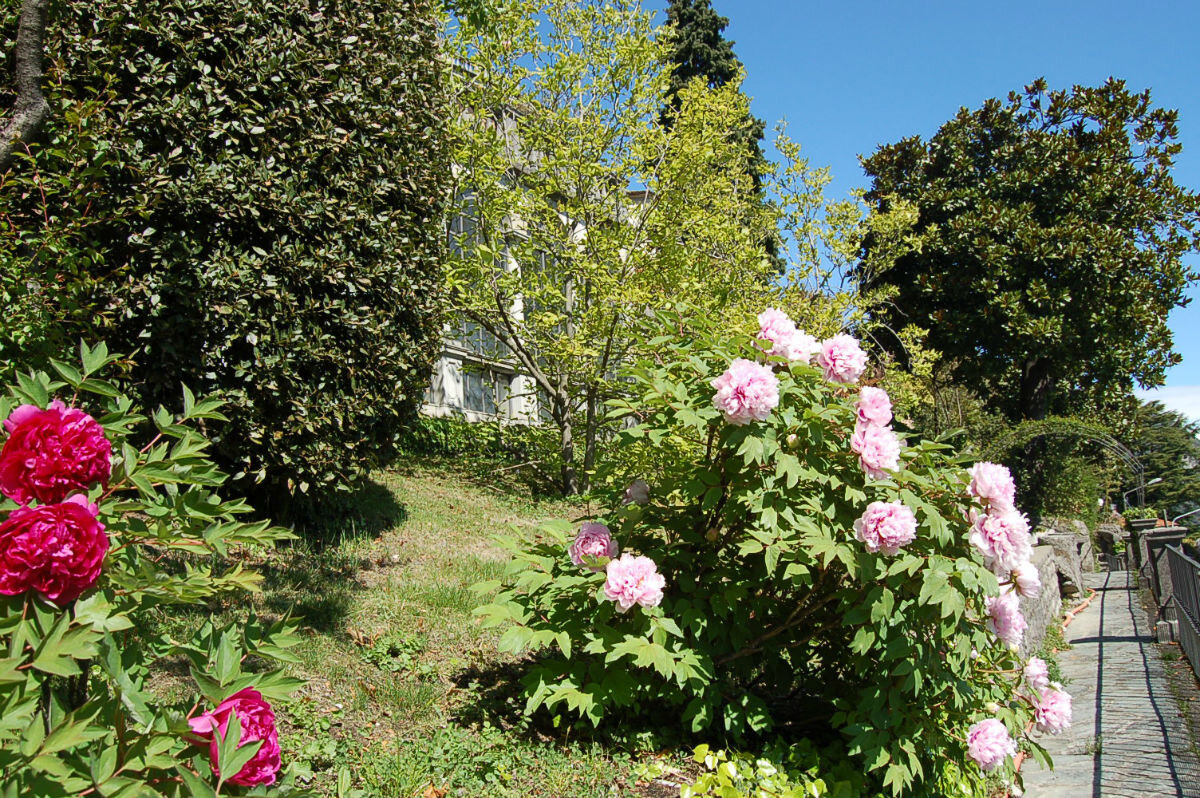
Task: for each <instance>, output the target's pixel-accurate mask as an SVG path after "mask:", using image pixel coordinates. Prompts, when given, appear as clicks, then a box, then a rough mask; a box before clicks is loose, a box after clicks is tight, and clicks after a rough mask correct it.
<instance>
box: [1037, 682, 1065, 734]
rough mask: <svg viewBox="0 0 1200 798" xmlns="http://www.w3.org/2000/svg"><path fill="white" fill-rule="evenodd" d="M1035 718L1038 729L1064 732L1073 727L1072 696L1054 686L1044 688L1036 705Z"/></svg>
mask: <svg viewBox="0 0 1200 798" xmlns="http://www.w3.org/2000/svg"><path fill="white" fill-rule="evenodd" d="M1033 719H1034V721H1035V722H1036V723H1037V727H1038V731H1041V732H1046V733H1048V734H1062V733H1063V732H1064V731H1066V730H1067V729H1069V728H1070V727H1071V696H1070V694H1069V693H1067V692H1065V691H1063V690H1058V689H1056V688H1054V687H1046V688H1044V689H1043V690H1042V692H1041V695H1040V696H1039V698H1038V701H1037V704H1036V706H1035V707H1034V711H1033Z"/></svg>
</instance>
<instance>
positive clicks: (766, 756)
mask: <svg viewBox="0 0 1200 798" xmlns="http://www.w3.org/2000/svg"><path fill="white" fill-rule="evenodd" d="M840 753H841V752H836V753H835V754H834V758H833V759H832V760H831V759H830V757H829V756H828V754H826V753H825V752H819V751H817V750H816V749H815V748H814V747H813V746H812V744H811V743H808V742H807V741H805V742H803V743H801V744H798V745H783V744H781V743H775V744H774V745H772V746H769V747H768V748H766V749H765V750H763V751H761V752H759V753H757V754H747V753H728V752H726V751H712V750H710V749H709V747H708V746H707V745H701V746H698V747H697V748H696V752H695V755H694V757H693V758H694V759H695V761H696V762H698V763H700V764H702V765H704V768H705V770H706V772H705V773H704V774H703V775H702V776H700V778H698V779H696V781H694V782H692V783H691V784H685V785H683V786H682V787H681V788H680V791H679V795H680V798H704V796H713V798H741V796H746V797H747V798H822V796H828V798H860V796H865V795H866V794H867V793H866V785H865V779H864V777H863V775H862V772H861V770H859V769H856V768H855V767H854V766H853V764H851V763H850V761H849V760H847V759H845V758H844V757H843V756H841V755H840Z"/></svg>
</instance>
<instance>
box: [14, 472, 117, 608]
mask: <svg viewBox="0 0 1200 798" xmlns="http://www.w3.org/2000/svg"><path fill="white" fill-rule="evenodd" d="M99 512H100V509H99V508H98V507H96V505H94V504H90V503H89V502H88V500H87V497H86V496H84V495H83V494H79V493H77V494H75V495H74V496H72V497H71V498H69V499H67V500H66V501H65V502H62V503H60V504H42V505H39V506H37V507H18V508H17V509H15V510H13V511H12V513H11V514H9V516H8V518H6V519H5V520H4V521H3V522H2V523H0V594H3V595H6V596H16V595H19V594H21V593H25V592H26V591H29V590H35V591H37V592H38V593H41V594H42V595H43V596H45V597H46V598H47V599H49V600H50V601H53V602H54V603H55V604H58V605H59V606H62V605H64V604H67V603H68V602H70V601H73V600H75V599H76V598H78V597H79V594H81V593H83V591H85V590H87V589H88V588H90V587H92V586H93V585H95V584H96V580H97V579H99V578H100V566H101V565H102V564H103V563H104V555H105V554H107V553H108V535H106V534H104V525H103V524H101V523H100V522H99V521H98V520H96V516H97V514H98V513H99Z"/></svg>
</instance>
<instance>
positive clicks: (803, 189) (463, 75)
mask: <svg viewBox="0 0 1200 798" xmlns="http://www.w3.org/2000/svg"><path fill="white" fill-rule="evenodd" d="M539 20H540V21H541V24H540V25H539V24H537V21H539ZM491 21H492V22H493V23H494V25H493V26H492V27H490V28H487V29H477V28H474V27H473V26H471V25H470V24H466V25H462V26H461V27H460V29H459V30H458V32H457V34H456V35H455V36H454V37H452V39H451V41H450V42H449V44H450V48H451V51H452V54H453V55H454V56H455V57H456V58H457V59H458V60H459V62H460V63H462V64H464V68H463V69H462V70H460V71H459V72H458V73H457V74H456V76H455V81H456V82H455V87H454V89H455V93H456V101H455V105H456V107H458V108H460V109H462V113H461V114H460V115H458V116H457V117H456V118H455V119H454V120H453V123H452V128H453V130H452V133H453V136H452V138H453V140H454V141H455V142H456V152H455V154H454V163H455V164H456V175H457V179H458V185H457V187H456V192H455V205H454V208H453V209H452V212H451V214H450V215H449V217H448V219H447V222H448V225H449V226H448V228H447V231H446V232H447V236H448V238H449V239H450V241H451V252H450V266H449V279H450V290H451V301H452V308H453V310H455V311H457V312H458V313H459V314H461V315H462V316H464V317H465V318H467V319H469V320H470V321H472V322H473V323H475V324H477V325H479V326H480V327H482V328H483V329H484V330H486V331H487V332H488V333H490V334H491V335H493V336H494V337H495V338H496V339H497V341H498V343H499V348H500V349H501V350H502V353H503V354H502V357H504V358H510V359H511V361H512V363H513V364H514V365H516V366H519V368H520V370H521V371H522V372H523V373H524V374H526V375H528V378H529V379H530V380H531V381H532V385H531V386H530V391H536V392H537V393H538V396H539V399H538V402H539V406H540V409H541V410H542V411H543V412H544V413H545V414H546V415H548V416H549V420H550V422H551V423H552V425H553V426H554V427H555V428H556V429H557V431H558V432H559V433H560V442H559V446H558V452H557V455H556V457H557V460H558V465H559V466H560V467H561V475H560V477H559V479H560V486H561V488H562V490H563V491H564V492H565V493H574V492H576V491H577V490H579V489H581V488H586V487H587V482H586V474H587V472H588V471H589V470H590V469H591V468H592V466H593V465H594V464H595V452H596V444H597V441H598V430H599V429H600V428H601V426H602V425H603V422H604V412H603V411H604V402H605V401H606V400H607V399H609V398H612V397H613V396H614V395H615V394H616V393H617V392H619V391H621V390H622V386H623V385H624V383H623V382H622V381H620V380H618V379H614V377H615V376H616V375H617V374H618V373H619V371H620V369H621V367H622V366H623V365H626V364H628V363H629V362H630V361H631V359H632V358H633V357H635V356H636V355H637V354H638V353H639V351H644V349H645V347H646V346H647V345H646V343H645V339H646V336H645V335H643V334H642V333H641V331H640V329H639V328H640V327H641V326H642V325H643V324H644V323H645V322H646V320H647V319H648V314H649V313H650V312H651V311H653V310H655V309H662V308H670V307H674V306H675V304H676V303H677V302H686V303H689V304H690V305H691V306H693V307H695V308H699V309H700V310H701V311H702V312H704V313H706V314H710V315H712V316H713V317H714V318H727V319H739V320H742V319H746V318H752V315H753V314H752V313H751V311H753V312H754V313H757V312H758V311H760V310H762V308H763V307H765V306H766V305H769V304H777V305H779V306H785V305H786V303H787V302H788V301H789V299H788V297H789V294H788V292H787V291H786V289H785V286H784V284H785V283H786V282H788V281H789V280H790V281H792V282H791V285H792V286H793V287H794V286H795V283H796V282H798V281H800V280H801V279H803V278H804V277H805V276H807V275H809V274H811V270H812V269H813V268H815V267H816V266H817V265H818V260H819V258H818V257H817V256H816V255H815V254H814V255H812V256H811V257H810V253H809V247H810V246H816V244H815V243H814V242H817V241H818V240H820V239H822V237H823V236H824V235H825V232H826V229H827V226H825V225H823V223H820V222H818V221H817V220H816V217H817V216H818V215H819V213H820V209H821V208H823V207H824V203H823V199H822V197H821V187H822V186H823V185H824V184H825V182H826V181H827V179H828V178H827V174H826V173H825V172H823V171H821V170H810V169H809V168H808V165H807V163H806V162H804V161H802V160H800V159H799V158H798V152H797V150H796V148H795V147H794V146H791V145H788V144H787V143H785V144H784V148H785V149H784V151H783V153H782V154H783V158H784V160H785V161H786V165H785V166H784V167H783V168H781V169H780V170H779V172H778V174H775V173H774V172H772V173H770V179H772V180H773V181H775V189H774V194H775V195H776V196H778V197H779V198H780V199H779V202H778V205H773V204H768V203H765V202H763V201H762V200H761V198H760V196H759V195H758V193H757V192H756V191H754V190H753V188H752V185H753V178H752V175H751V171H750V158H749V152H748V150H747V149H746V148H745V146H744V145H743V141H742V140H741V139H740V138H739V137H738V135H737V133H736V130H737V122H738V120H742V119H745V118H746V117H747V115H748V113H749V105H748V101H747V99H746V97H745V96H744V95H743V94H742V93H741V92H740V91H739V85H738V83H737V82H731V83H727V84H725V85H724V86H719V87H715V88H710V87H709V86H707V85H705V84H704V83H703V82H702V81H699V80H694V81H692V82H690V83H689V84H688V85H687V86H686V87H685V88H684V89H683V90H682V92H681V94H680V95H679V100H680V105H679V111H678V113H677V115H676V117H675V120H674V124H673V125H672V126H670V127H669V128H668V127H665V126H662V125H659V124H657V122H656V114H657V111H658V109H660V108H662V107H664V105H665V104H666V96H667V87H668V80H669V75H670V62H669V52H668V44H667V41H668V39H667V38H665V37H656V36H655V35H654V27H653V24H652V17H651V14H649V13H647V12H645V11H643V10H642V9H641V6H640V3H639V2H637V0H620V1H619V2H616V3H612V2H600V0H587V2H578V0H521V2H516V3H514V4H512V6H511V7H508V8H506V9H505V10H504V11H503V12H502V13H498V14H496V15H495V16H494V17H493V18H492V20H491ZM463 219H468V220H469V224H464V223H462V222H461V221H457V220H463ZM837 223H839V222H838V220H836V219H835V220H834V222H833V223H831V224H830V225H829V226H834V225H836V224H837ZM778 225H782V226H784V227H785V228H786V229H788V230H789V231H790V232H791V236H792V239H793V240H794V241H796V242H798V243H797V249H801V245H803V251H802V252H801V253H800V255H799V257H798V259H797V261H796V262H795V263H794V264H793V269H792V270H791V271H790V272H789V274H787V275H786V276H785V277H781V276H780V273H779V270H778V269H776V268H775V265H774V262H773V261H772V260H771V258H770V257H768V255H767V252H766V249H765V246H764V243H763V242H765V241H767V240H769V239H771V238H772V237H773V236H775V235H776V230H777V226H778ZM806 270H808V271H806ZM791 296H793V297H798V296H799V294H798V293H796V292H793V293H792V294H791ZM806 298H808V299H811V298H809V297H806ZM796 306H797V307H796V308H795V309H793V308H789V309H791V310H793V317H794V318H797V319H799V320H801V321H803V322H807V320H809V319H813V318H814V317H818V316H821V314H823V313H824V316H822V320H823V322H824V324H825V327H821V326H820V324H819V323H818V324H816V325H812V330H813V332H814V333H820V332H830V330H829V329H828V328H829V327H830V326H832V327H833V329H836V328H837V325H838V324H839V323H840V321H841V319H840V316H839V315H838V313H837V311H836V310H834V309H833V304H832V300H820V299H818V300H817V301H807V302H805V303H803V304H801V303H800V302H799V300H797V301H796ZM731 323H735V322H731ZM736 323H743V322H741V321H738V322H736ZM581 433H582V434H581ZM580 440H582V441H584V445H583V447H581V448H582V449H583V453H584V454H583V457H582V458H579V457H578V450H577V448H576V447H577V442H578V441H580ZM580 460H581V462H580ZM581 467H582V468H581ZM580 471H582V474H581V473H580Z"/></svg>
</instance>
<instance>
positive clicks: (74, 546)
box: [0, 400, 112, 606]
mask: <svg viewBox="0 0 1200 798" xmlns="http://www.w3.org/2000/svg"><path fill="white" fill-rule="evenodd" d="M4 429H5V430H6V431H7V432H8V439H7V440H6V441H5V442H4V448H3V449H2V450H0V492H3V494H4V495H5V496H8V497H9V498H10V499H13V500H14V501H16V502H18V503H20V504H22V505H24V506H22V507H19V508H17V509H16V510H13V511H12V512H11V513H10V514H9V516H8V517H7V518H5V519H4V520H3V521H0V594H3V595H7V596H15V595H19V594H21V593H25V592H28V591H35V592H37V593H40V594H41V595H43V596H45V597H46V598H47V599H48V600H50V601H52V602H55V603H56V604H59V605H60V606H61V605H64V604H67V603H69V602H71V601H74V600H75V599H76V598H78V597H79V596H80V595H81V594H82V593H83V592H84V591H85V590H88V589H90V588H91V587H92V586H93V585H95V584H96V581H97V580H98V579H99V578H100V569H101V566H102V564H103V562H104V556H105V555H106V554H107V553H108V536H107V535H106V534H105V531H104V525H103V524H101V523H100V521H99V518H98V516H99V512H100V511H99V508H98V507H97V506H96V505H94V504H92V503H91V502H89V501H88V499H87V496H85V495H83V494H80V493H76V494H75V495H71V494H72V493H74V492H75V491H80V490H87V489H88V488H89V487H91V486H92V485H93V484H96V483H100V484H107V482H108V478H109V476H110V475H111V472H112V463H111V460H112V445H111V444H110V443H109V442H108V439H106V438H105V437H104V430H103V429H102V428H101V427H100V425H99V424H98V423H96V420H95V419H93V418H92V417H91V416H89V415H88V414H87V413H84V412H83V411H82V410H78V409H76V408H69V407H66V406H65V405H64V404H63V403H62V402H59V401H57V400H55V401H54V402H52V403H51V404H50V407H49V408H47V409H45V410H43V409H41V408H38V407H35V406H34V405H21V406H20V407H18V408H17V409H16V410H14V411H13V413H12V414H11V415H10V416H9V417H8V418H7V419H6V420H5V421H4ZM33 501H37V502H38V504H37V505H36V506H32V505H31V504H30V503H31V502H33Z"/></svg>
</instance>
